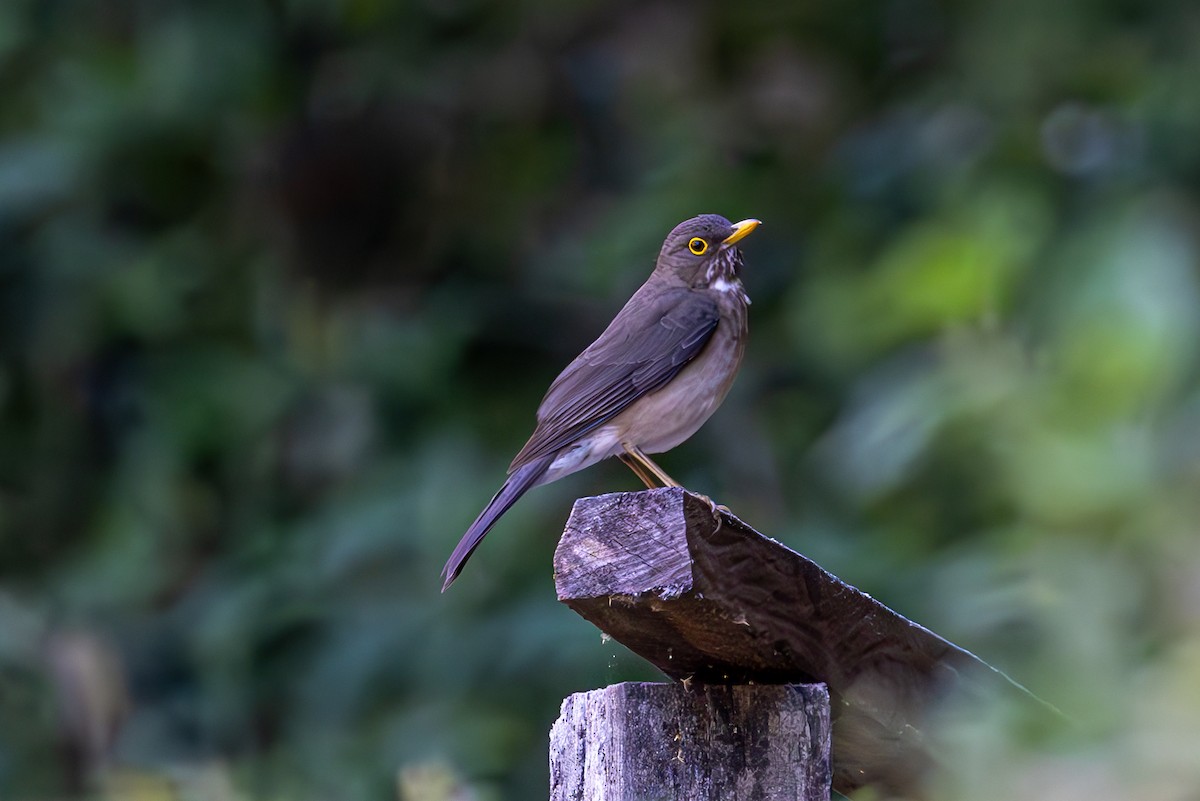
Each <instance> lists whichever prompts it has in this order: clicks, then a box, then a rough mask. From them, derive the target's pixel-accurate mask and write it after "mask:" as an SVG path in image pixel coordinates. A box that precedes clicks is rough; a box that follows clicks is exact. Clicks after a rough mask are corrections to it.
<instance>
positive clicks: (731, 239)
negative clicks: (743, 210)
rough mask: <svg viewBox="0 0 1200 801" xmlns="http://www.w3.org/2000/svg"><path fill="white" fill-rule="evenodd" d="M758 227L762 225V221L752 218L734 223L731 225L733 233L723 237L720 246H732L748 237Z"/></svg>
mask: <svg viewBox="0 0 1200 801" xmlns="http://www.w3.org/2000/svg"><path fill="white" fill-rule="evenodd" d="M760 225H762V220H755V219H753V218H751V219H749V220H742V221H741V222H735V223H734V224H733V233H732V234H730V235H729V236H727V237H725V239H724V241H722V242H721V246H722V247H724V246H725V245H732V244H735V243H737V242H740V241H742V240H743V239H745V238H746V237H747V236H749V235H750V232H751V231H753V230H754V229H755V228H757V227H758V226H760Z"/></svg>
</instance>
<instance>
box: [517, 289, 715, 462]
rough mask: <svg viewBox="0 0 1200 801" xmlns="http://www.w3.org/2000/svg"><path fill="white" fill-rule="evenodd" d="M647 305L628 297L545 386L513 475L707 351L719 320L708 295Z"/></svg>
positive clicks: (671, 296) (680, 292) (668, 296)
mask: <svg viewBox="0 0 1200 801" xmlns="http://www.w3.org/2000/svg"><path fill="white" fill-rule="evenodd" d="M635 298H636V296H635ZM644 302H647V303H649V305H650V307H649V308H646V307H644V306H642V305H641V304H640V303H638V304H636V305H635V303H634V300H633V299H631V301H630V302H629V303H628V304H626V306H625V308H624V309H622V310H621V312H620V314H618V315H617V317H616V319H614V320H613V322H612V324H611V325H609V327H608V329H607V330H605V332H604V333H603V334H601V335H600V338H599V339H597V340H596V341H595V342H593V343H592V344H591V345H590V346H588V348H587V350H585V351H584V352H583V353H581V354H580V355H579V357H578V358H577V359H575V361H573V362H571V364H569V365H567V368H566V369H565V370H563V371H562V373H561V374H560V375H559V376H558V378H556V379H555V380H554V383H553V384H551V385H550V389H549V390H548V391H547V392H546V397H545V398H543V399H542V404H541V406H539V407H538V425H537V429H535V430H534V432H533V436H531V437H530V438H529V442H527V443H525V447H524V448H522V449H521V452H520V453H518V454H517V456H516V458H515V459H513V463H512V466H511V467H510V468H509V471H510V472H512V471H513V470H517V469H518V468H520V467H521V466H522V465H524V464H527V463H529V462H530V461H532V460H534V459H537V458H539V457H542V456H545V455H547V454H550V453H554V452H555V451H558V450H560V449H561V448H563V447H565V446H567V445H569V444H571V443H572V442H574V441H575V440H577V439H579V438H580V437H582V436H583V435H584V434H587V433H588V432H590V431H592V430H593V429H596V428H598V427H600V426H602V425H604V424H605V423H607V422H608V421H609V420H611V419H612V418H614V417H616V416H617V415H618V414H620V413H621V412H622V411H624V410H625V409H626V408H628V407H629V405H630V404H632V403H633V402H634V401H635V400H637V399H638V398H640V397H642V396H643V395H647V394H649V393H651V392H654V391H655V390H658V389H660V388H662V387H663V385H665V384H666V383H667V382H668V381H670V380H671V379H672V378H674V377H675V376H676V375H678V373H679V371H680V370H682V369H683V368H684V366H686V365H687V364H688V362H690V361H691V360H692V359H694V358H696V356H697V355H698V354H699V353H700V351H701V350H703V349H704V346H705V345H706V344H707V343H708V340H709V339H710V338H711V337H712V333H713V331H714V330H716V327H717V321H718V319H719V316H720V315H719V311H718V309H717V303H716V301H715V300H713V298H712V297H710V296H709V295H707V294H705V293H703V292H697V291H695V290H691V289H685V288H679V289H671V290H667V291H666V292H659V293H657V294H656V296H655V297H654V298H653V299H652V300H650V299H647V300H646V301H644ZM635 309H636V310H635Z"/></svg>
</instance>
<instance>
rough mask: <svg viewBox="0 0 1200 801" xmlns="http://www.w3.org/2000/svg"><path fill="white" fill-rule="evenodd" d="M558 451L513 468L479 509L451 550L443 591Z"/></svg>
mask: <svg viewBox="0 0 1200 801" xmlns="http://www.w3.org/2000/svg"><path fill="white" fill-rule="evenodd" d="M556 455H557V454H553V453H552V454H548V455H546V456H542V457H540V458H538V459H534V460H533V461H532V462H530V463H529V464H526V465H522V466H521V467H519V468H517V469H516V470H514V471H513V473H512V475H510V476H509V477H508V480H507V481H505V482H504V486H503V487H501V488H500V491H499V492H497V493H496V494H495V495H494V496H492V499H491V500H490V501H488V505H487V506H486V507H484V510H483V511H482V512H480V513H479V517H477V518H475V522H474V523H472V524H471V526H470V528H468V529H467V533H466V534H463V537H462V539H461V540H459V541H458V545H457V546H455V548H454V553H452V554H450V558H449V559H448V560H446V566H445V567H443V568H442V578H443V579H444V583H443V584H442V592H445V591H446V589H447V588H448V587H449V586H450V585H451V584H453V583H454V579H456V578H458V574H459V573H461V572H462V569H463V565H465V564H466V563H467V560H468V559H470V558H471V554H472V553H474V552H475V549H476V548H478V547H479V543H480V542H482V541H483V538H484V537H485V536H487V533H488V531H490V530H491V528H492V526H494V525H495V524H496V521H497V520H499V519H500V516H501V515H503V514H504V513H505V512H507V511H508V510H509V508H510V507H511V506H512V505H513V504H514V503H516V502H517V499H518V498H520V497H521V496H522V495H524V494H525V492H526V491H527V490H528V489H529V488H530V487H532V486H533V485H534V484H536V483H537V481H538V479H539V478H541V477H542V476H543V475H544V474H545V472H546V470H547V469H548V468H549V467H550V464H551V462H553V461H554V457H555V456H556Z"/></svg>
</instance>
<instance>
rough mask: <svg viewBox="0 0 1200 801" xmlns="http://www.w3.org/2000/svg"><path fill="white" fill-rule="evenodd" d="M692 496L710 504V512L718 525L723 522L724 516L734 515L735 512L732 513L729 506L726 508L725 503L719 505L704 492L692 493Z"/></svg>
mask: <svg viewBox="0 0 1200 801" xmlns="http://www.w3.org/2000/svg"><path fill="white" fill-rule="evenodd" d="M688 492H692V491H691V490H688ZM692 494H693V495H695V496H696V497H697V498H699V499H700V500H702V501H704V502H705V503H706V504H708V510H709V512H711V513H712V516H713V520H716V521H717V522H718V523H720V522H721V519H722V516H723V515H730V514H733V512H732V511H730V509H729V507H728V506H726V505H725V504H723V503H717V502H716V501H714V500H713V499H712V498H710V497H708V496H707V495H705V494H704V493H702V492H692Z"/></svg>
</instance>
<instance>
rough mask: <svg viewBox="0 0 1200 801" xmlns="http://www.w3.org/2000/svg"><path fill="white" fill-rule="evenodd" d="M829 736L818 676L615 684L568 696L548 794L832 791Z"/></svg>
mask: <svg viewBox="0 0 1200 801" xmlns="http://www.w3.org/2000/svg"><path fill="white" fill-rule="evenodd" d="M829 738H830V726H829V695H828V693H827V692H826V690H825V687H824V686H822V685H819V684H815V685H814V684H803V685H794V684H793V685H774V686H772V685H761V686H749V685H742V686H736V687H721V686H716V685H698V686H692V687H690V688H688V687H686V686H685V685H683V684H648V683H634V682H628V683H625V684H614V685H612V686H610V687H605V688H604V689H602V690H592V691H591V692H585V693H576V694H574V695H572V696H570V697H569V698H567V699H566V700H565V701H563V705H562V713H561V715H560V716H559V718H558V720H557V721H556V722H555V723H554V727H553V728H552V729H551V730H550V801H659V800H660V799H661V800H662V801H675V800H676V799H680V801H682V799H687V801H776V800H778V801H785V800H786V801H826V799H828V798H829Z"/></svg>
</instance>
